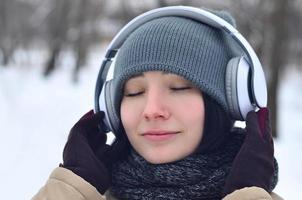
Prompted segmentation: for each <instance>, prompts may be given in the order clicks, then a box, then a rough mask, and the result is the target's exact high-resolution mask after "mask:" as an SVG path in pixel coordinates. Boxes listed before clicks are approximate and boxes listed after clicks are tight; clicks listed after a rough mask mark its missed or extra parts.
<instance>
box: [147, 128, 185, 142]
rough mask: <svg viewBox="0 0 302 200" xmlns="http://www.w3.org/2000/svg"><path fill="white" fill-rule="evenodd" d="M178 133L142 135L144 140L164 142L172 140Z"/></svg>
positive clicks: (156, 132)
mask: <svg viewBox="0 0 302 200" xmlns="http://www.w3.org/2000/svg"><path fill="white" fill-rule="evenodd" d="M178 133H179V132H177V131H162V130H160V131H158V130H156V131H147V132H144V133H143V134H142V136H143V137H144V138H146V139H147V140H150V141H154V142H161V141H166V140H170V139H172V138H174V137H175V136H176V135H177V134H178Z"/></svg>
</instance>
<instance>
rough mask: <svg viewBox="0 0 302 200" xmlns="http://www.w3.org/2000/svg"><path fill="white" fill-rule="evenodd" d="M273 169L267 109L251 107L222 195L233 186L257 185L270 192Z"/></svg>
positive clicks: (235, 188) (231, 189) (239, 187)
mask: <svg viewBox="0 0 302 200" xmlns="http://www.w3.org/2000/svg"><path fill="white" fill-rule="evenodd" d="M273 173H274V145H273V139H272V135H271V128H270V121H269V111H268V109H267V108H261V109H260V110H259V111H258V112H255V111H251V112H249V113H248V114H247V118H246V137H245V140H244V142H243V144H242V146H241V148H240V150H239V152H238V154H237V155H236V157H235V159H234V162H233V165H232V169H231V172H230V174H229V176H228V178H227V180H226V184H225V187H224V191H223V195H224V196H225V195H227V194H230V193H232V192H233V191H235V190H238V189H241V188H244V187H251V186H257V187H261V188H263V189H265V190H266V191H268V192H269V188H270V184H271V179H272V176H273Z"/></svg>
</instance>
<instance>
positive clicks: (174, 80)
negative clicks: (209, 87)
mask: <svg viewBox="0 0 302 200" xmlns="http://www.w3.org/2000/svg"><path fill="white" fill-rule="evenodd" d="M121 119H122V123H123V126H124V128H125V131H126V134H127V137H128V139H129V141H130V143H131V145H132V147H133V148H134V149H135V150H136V151H137V152H138V153H139V154H140V155H141V156H142V157H144V158H145V159H146V160H147V161H149V162H150V163H153V164H159V163H168V162H173V161H177V160H180V159H182V158H184V157H186V156H188V155H190V154H191V153H193V151H194V150H195V149H196V148H197V146H198V145H199V143H200V141H201V138H202V134H203V125H204V102H203V98H202V95H201V92H200V91H199V90H198V89H197V88H195V87H194V86H193V85H192V84H191V83H190V82H189V81H187V80H185V79H183V78H182V77H181V76H178V75H174V74H170V73H166V72H161V71H155V72H145V73H143V74H141V75H139V76H135V77H133V78H131V79H129V80H128V81H127V82H126V84H125V86H124V96H123V99H122V103H121Z"/></svg>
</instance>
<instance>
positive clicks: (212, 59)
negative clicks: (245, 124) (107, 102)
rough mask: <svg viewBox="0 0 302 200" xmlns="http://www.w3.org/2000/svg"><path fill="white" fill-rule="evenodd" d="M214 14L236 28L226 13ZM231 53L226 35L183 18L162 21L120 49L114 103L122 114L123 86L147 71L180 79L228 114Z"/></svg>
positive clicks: (147, 25) (141, 30) (143, 29)
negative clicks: (228, 75)
mask: <svg viewBox="0 0 302 200" xmlns="http://www.w3.org/2000/svg"><path fill="white" fill-rule="evenodd" d="M214 14H216V15H218V16H220V17H222V18H223V19H225V20H226V21H228V22H229V23H230V24H232V25H233V26H235V23H234V19H233V18H232V17H231V16H230V15H229V14H228V13H227V12H224V11H220V12H217V11H215V12H214ZM231 57H232V53H231V51H230V49H229V47H228V45H227V43H226V41H225V37H224V33H223V31H221V30H219V29H216V28H213V27H211V26H209V25H206V24H203V23H201V22H197V21H195V20H192V19H188V18H183V17H162V18H157V19H154V20H151V21H149V22H147V23H145V24H143V25H142V26H140V27H139V28H138V29H136V30H135V31H134V32H133V33H132V34H131V35H130V36H129V37H128V38H127V40H126V41H125V42H124V44H123V45H122V47H121V48H120V50H119V52H118V55H117V58H116V64H115V69H114V73H113V77H114V79H113V85H112V86H113V88H112V89H113V91H114V94H113V102H114V105H115V109H116V113H120V102H121V98H122V91H123V86H124V83H125V82H126V81H127V80H128V79H129V78H131V77H132V76H134V75H136V74H140V73H142V72H146V71H165V72H170V73H173V74H177V75H180V76H182V77H184V78H185V79H187V80H189V81H190V82H192V83H193V84H194V85H195V86H196V87H197V88H199V89H200V90H201V91H202V92H203V93H206V94H208V96H210V97H211V98H213V99H214V100H215V101H216V102H217V103H218V104H219V105H220V106H221V107H222V108H223V110H224V111H226V112H227V113H228V106H227V99H226V92H225V73H226V66H227V63H228V61H229V60H230V59H231Z"/></svg>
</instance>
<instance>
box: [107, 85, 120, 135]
mask: <svg viewBox="0 0 302 200" xmlns="http://www.w3.org/2000/svg"><path fill="white" fill-rule="evenodd" d="M104 92H105V94H104V102H105V105H106V118H107V123H108V126H109V129H110V131H111V132H113V133H114V134H116V133H117V132H118V130H119V129H120V124H121V122H120V118H119V117H118V113H116V110H115V108H114V102H113V94H114V93H113V89H112V80H110V81H106V83H105V86H104Z"/></svg>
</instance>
